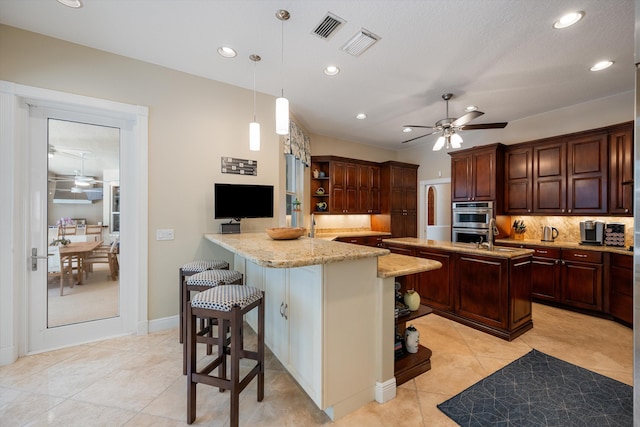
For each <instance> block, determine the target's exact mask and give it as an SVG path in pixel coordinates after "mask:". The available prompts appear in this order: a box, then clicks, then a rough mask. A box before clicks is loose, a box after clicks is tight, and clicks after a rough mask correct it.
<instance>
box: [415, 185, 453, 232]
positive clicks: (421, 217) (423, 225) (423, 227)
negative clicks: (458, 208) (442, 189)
mask: <svg viewBox="0 0 640 427" xmlns="http://www.w3.org/2000/svg"><path fill="white" fill-rule="evenodd" d="M438 184H451V178H436V179H429V180H425V181H420V182H419V183H418V187H419V189H420V191H418V199H419V200H418V238H420V239H426V238H427V235H426V231H427V221H428V219H429V218H428V212H427V210H426V209H425V206H427V191H429V187H431V186H433V185H438ZM449 201H451V199H449Z"/></svg>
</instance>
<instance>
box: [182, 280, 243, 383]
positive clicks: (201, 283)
mask: <svg viewBox="0 0 640 427" xmlns="http://www.w3.org/2000/svg"><path fill="white" fill-rule="evenodd" d="M233 284H236V285H241V284H242V273H240V272H239V271H235V270H206V271H202V272H200V273H195V274H193V275H191V276H189V277H187V280H186V282H185V284H184V286H183V288H184V290H183V292H182V298H183V300H182V307H183V309H182V312H183V313H186V311H187V309H186V307H187V305H188V304H189V299H190V297H191V292H202V291H206V290H207V289H209V288H212V287H214V286H221V285H233ZM206 322H209V323H214V322H215V320H214V319H201V328H200V329H201V330H202V331H203V332H202V333H205V332H206V333H209V334H210V336H211V333H212V330H213V328H207V327H206V326H205V323H206ZM184 328H185V331H186V323H185V325H184ZM183 333H186V332H183ZM211 352H212V346H211V344H208V345H207V354H211ZM182 373H183V374H185V375H186V373H187V347H186V344H185V345H184V346H183V351H182Z"/></svg>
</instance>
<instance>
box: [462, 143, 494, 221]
mask: <svg viewBox="0 0 640 427" xmlns="http://www.w3.org/2000/svg"><path fill="white" fill-rule="evenodd" d="M449 154H450V155H451V201H452V202H466V201H494V202H496V206H497V209H498V210H499V211H501V209H502V200H503V186H502V182H503V176H504V145H502V144H492V145H489V146H483V147H480V148H471V149H467V150H459V151H455V152H452V153H449Z"/></svg>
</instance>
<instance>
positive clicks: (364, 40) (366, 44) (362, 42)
mask: <svg viewBox="0 0 640 427" xmlns="http://www.w3.org/2000/svg"><path fill="white" fill-rule="evenodd" d="M378 40H380V37H378V36H376V35H375V34H373V33H372V32H370V31H367V30H365V29H364V28H363V29H361V30H360V31H359V32H358V33H357V34H356V35H355V36H353V37H352V38H351V40H349V41H348V42H347V43H346V44H345V45H344V46H342V50H343V51H344V52H347V53H348V54H349V55H353V56H360V55H362V52H364V51H365V50H367V49H369V48H370V47H371V46H372V45H373V44H374V43H375V42H377V41H378Z"/></svg>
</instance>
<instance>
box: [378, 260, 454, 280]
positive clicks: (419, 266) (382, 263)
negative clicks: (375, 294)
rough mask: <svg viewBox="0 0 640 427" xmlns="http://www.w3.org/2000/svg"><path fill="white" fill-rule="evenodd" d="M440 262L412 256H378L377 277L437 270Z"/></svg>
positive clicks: (384, 277)
mask: <svg viewBox="0 0 640 427" xmlns="http://www.w3.org/2000/svg"><path fill="white" fill-rule="evenodd" d="M441 267H442V264H441V263H440V262H438V261H434V260H431V259H425V258H417V257H413V256H407V255H400V254H389V255H387V256H382V257H379V258H378V277H380V278H382V279H386V278H387V277H398V276H406V275H407V274H414V273H422V272H423V271H431V270H437V269H438V268H441Z"/></svg>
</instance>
